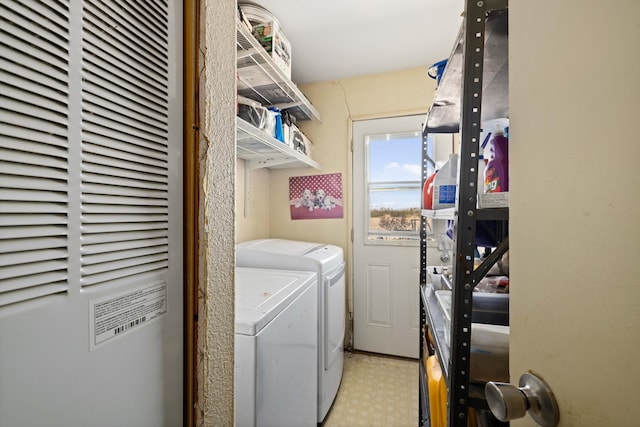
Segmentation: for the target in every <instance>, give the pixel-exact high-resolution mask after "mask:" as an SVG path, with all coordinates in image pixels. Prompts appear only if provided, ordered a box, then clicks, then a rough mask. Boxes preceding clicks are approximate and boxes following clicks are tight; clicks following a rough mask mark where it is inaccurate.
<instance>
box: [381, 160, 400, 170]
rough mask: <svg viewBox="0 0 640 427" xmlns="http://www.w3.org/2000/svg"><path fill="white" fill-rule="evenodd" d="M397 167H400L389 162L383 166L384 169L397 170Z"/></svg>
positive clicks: (395, 163) (398, 164) (396, 163)
mask: <svg viewBox="0 0 640 427" xmlns="http://www.w3.org/2000/svg"><path fill="white" fill-rule="evenodd" d="M399 167H400V163H398V162H391V163H387V164H386V165H384V168H385V169H398V168H399Z"/></svg>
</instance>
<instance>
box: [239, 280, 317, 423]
mask: <svg viewBox="0 0 640 427" xmlns="http://www.w3.org/2000/svg"><path fill="white" fill-rule="evenodd" d="M316 277H317V276H316V275H315V274H314V273H310V272H306V271H297V272H296V271H284V270H266V269H258V268H236V277H235V302H236V308H235V315H236V327H235V362H234V375H235V404H236V408H235V410H236V426H238V427H261V426H265V427H285V426H290V427H300V426H316V421H317V417H318V415H317V414H318V401H317V387H318V385H317V378H318V377H317V375H316V369H317V365H318V335H317V327H316V325H317V322H318V312H317V307H318V291H317V279H316Z"/></svg>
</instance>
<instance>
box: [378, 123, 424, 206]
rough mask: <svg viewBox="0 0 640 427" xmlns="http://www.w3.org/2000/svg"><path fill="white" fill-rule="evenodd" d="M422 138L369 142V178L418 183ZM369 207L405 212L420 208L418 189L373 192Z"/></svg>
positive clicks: (419, 192)
mask: <svg viewBox="0 0 640 427" xmlns="http://www.w3.org/2000/svg"><path fill="white" fill-rule="evenodd" d="M421 150H422V139H421V137H420V136H419V135H418V136H410V137H404V138H400V139H392V140H389V141H387V140H386V139H383V138H375V137H374V138H372V139H370V140H369V154H370V164H369V176H370V181H371V182H381V181H420V176H421V166H420V164H421V161H422V160H421V152H422V151H421ZM370 203H371V207H372V208H376V207H389V208H392V209H405V208H410V207H415V208H419V207H420V206H421V204H422V203H421V190H419V189H417V190H413V191H375V192H373V193H372V194H371V200H370Z"/></svg>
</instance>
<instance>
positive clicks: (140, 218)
mask: <svg viewBox="0 0 640 427" xmlns="http://www.w3.org/2000/svg"><path fill="white" fill-rule="evenodd" d="M120 3H126V7H125V6H124V5H123V4H120ZM120 3H119V4H118V5H117V6H116V5H115V3H114V2H110V1H100V2H97V1H87V2H86V4H87V7H86V10H85V16H86V18H87V19H85V20H84V21H83V25H84V31H83V40H82V44H83V70H82V71H83V76H84V79H83V87H82V89H83V91H82V92H83V98H82V117H83V121H82V136H83V144H82V195H81V202H82V205H81V210H82V227H81V233H82V245H81V252H82V278H81V285H82V286H92V285H97V284H101V285H103V286H104V285H108V284H117V283H134V282H135V281H136V280H137V278H138V277H142V276H143V275H144V277H145V278H146V279H147V280H148V278H149V277H150V275H151V276H154V277H159V278H161V279H163V275H164V274H166V269H167V267H168V259H169V252H168V245H167V240H168V239H167V237H168V218H169V217H168V190H167V188H168V181H169V177H168V171H167V168H168V152H167V147H168V108H167V106H168V96H167V87H168V85H167V82H168V74H167V64H166V59H165V58H166V52H167V48H168V44H167V34H166V32H165V33H162V32H157V31H156V32H152V31H140V30H136V31H134V30H133V29H136V28H140V27H141V26H140V25H122V23H121V24H120V25H118V26H115V27H114V26H113V23H114V22H116V21H119V22H122V20H123V19H124V20H125V21H128V22H129V23H133V22H134V21H133V19H134V17H133V15H131V11H135V10H140V9H139V7H140V2H136V1H129V2H120ZM145 3H146V2H145ZM134 13H135V12H134ZM150 21H153V18H151V19H150V17H149V16H147V18H146V20H145V21H144V25H145V26H146V25H149V22H150ZM130 64H136V65H135V67H132V66H131V65H130ZM123 280H124V282H123Z"/></svg>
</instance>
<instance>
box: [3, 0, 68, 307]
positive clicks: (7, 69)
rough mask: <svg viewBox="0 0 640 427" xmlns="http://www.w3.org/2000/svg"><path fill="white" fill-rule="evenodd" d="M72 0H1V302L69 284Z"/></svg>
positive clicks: (63, 289)
mask: <svg viewBox="0 0 640 427" xmlns="http://www.w3.org/2000/svg"><path fill="white" fill-rule="evenodd" d="M68 28H69V6H68V2H65V1H58V2H42V3H39V2H28V5H25V4H23V3H21V2H18V1H2V3H0V94H2V95H1V96H2V102H1V103H0V307H2V306H7V305H9V304H14V303H18V302H22V301H26V300H30V299H33V298H38V297H43V296H47V295H52V294H56V293H66V292H67V289H68V285H67V280H68V249H67V247H68V242H67V233H68V196H67V195H68V176H69V168H68V163H67V157H68V141H69V138H68V126H67V123H68V121H69V117H68V108H67V105H68V96H69V93H68V83H67V82H68V66H67V64H68V61H69V48H68V46H69V33H68V30H67V29H68Z"/></svg>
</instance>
